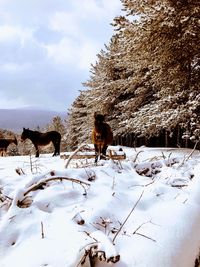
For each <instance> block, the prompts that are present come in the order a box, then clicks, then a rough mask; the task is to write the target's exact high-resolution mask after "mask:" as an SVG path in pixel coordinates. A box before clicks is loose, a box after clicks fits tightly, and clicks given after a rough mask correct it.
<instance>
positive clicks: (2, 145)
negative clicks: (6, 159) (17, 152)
mask: <svg viewBox="0 0 200 267" xmlns="http://www.w3.org/2000/svg"><path fill="white" fill-rule="evenodd" d="M12 143H13V144H15V145H16V146H17V144H18V143H17V139H16V137H15V138H14V139H11V138H8V139H4V138H2V139H0V155H1V156H5V155H6V152H7V148H8V146H9V145H10V144H12Z"/></svg>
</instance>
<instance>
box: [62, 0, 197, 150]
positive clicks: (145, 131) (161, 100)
mask: <svg viewBox="0 0 200 267" xmlns="http://www.w3.org/2000/svg"><path fill="white" fill-rule="evenodd" d="M121 3H122V10H123V14H124V15H120V16H118V17H115V18H114V19H113V22H112V25H113V29H114V34H113V36H112V37H111V39H110V42H109V44H106V45H105V48H104V49H102V50H101V51H100V52H99V54H98V55H97V61H96V63H95V64H94V65H91V70H90V73H91V75H90V77H89V80H88V81H86V82H84V83H83V85H84V86H85V90H82V91H80V94H79V96H78V97H77V98H76V99H75V101H74V102H73V104H72V106H71V108H70V109H69V115H68V128H67V134H66V138H67V140H68V146H69V148H73V147H76V146H77V145H78V144H80V143H82V142H91V139H90V138H91V137H90V136H91V129H92V125H93V113H94V112H95V111H100V112H102V113H104V114H106V115H107V121H108V123H109V124H110V125H111V127H112V129H113V132H114V136H115V138H114V143H115V144H122V145H131V146H138V145H153V146H184V147H190V146H193V142H194V141H198V139H199V129H200V121H199V115H200V101H199V100H200V89H199V84H200V5H199V1H198V0H160V1H159V0H148V1H146V0H141V1H137V0H121Z"/></svg>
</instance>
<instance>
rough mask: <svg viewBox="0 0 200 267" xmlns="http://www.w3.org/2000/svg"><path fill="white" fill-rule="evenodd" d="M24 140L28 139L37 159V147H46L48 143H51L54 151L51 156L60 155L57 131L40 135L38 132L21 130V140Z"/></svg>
mask: <svg viewBox="0 0 200 267" xmlns="http://www.w3.org/2000/svg"><path fill="white" fill-rule="evenodd" d="M26 139H30V140H31V141H32V143H33V145H34V147H35V149H36V155H35V156H36V157H39V148H38V147H39V146H46V145H48V144H49V143H50V142H52V143H53V145H54V148H55V151H54V153H53V156H57V155H60V141H61V134H60V133H59V132H57V131H50V132H46V133H40V132H38V131H32V130H29V129H25V128H23V132H22V134H21V140H22V141H25V140H26Z"/></svg>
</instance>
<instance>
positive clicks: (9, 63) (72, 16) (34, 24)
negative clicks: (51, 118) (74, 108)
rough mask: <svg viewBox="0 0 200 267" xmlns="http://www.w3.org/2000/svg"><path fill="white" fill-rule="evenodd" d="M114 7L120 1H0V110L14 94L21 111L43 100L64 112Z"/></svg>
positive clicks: (106, 35)
mask: <svg viewBox="0 0 200 267" xmlns="http://www.w3.org/2000/svg"><path fill="white" fill-rule="evenodd" d="M120 7H121V2H120V0H56V1H55V0H42V1H41V0H28V1H24V0H0V77H1V79H0V91H1V92H5V97H4V98H2V99H4V101H3V100H2V102H0V108H1V107H2V106H6V105H7V106H13V105H14V103H13V100H12V99H18V98H17V97H18V95H20V100H16V101H17V103H18V104H19V105H22V106H23V105H24V104H25V103H26V104H29V105H31V106H35V105H36V104H38V105H39V104H40V105H42V103H44V102H45V101H46V102H47V101H49V104H50V105H51V102H52V106H53V107H54V109H56V108H58V109H59V110H60V109H61V108H62V107H63V108H64V109H66V106H69V105H70V104H71V103H72V100H73V98H74V99H75V97H76V96H77V94H78V93H77V92H78V90H80V89H83V88H82V83H83V82H85V81H86V80H87V79H88V76H89V70H90V66H91V63H94V62H95V61H96V54H97V53H99V51H100V49H102V48H104V43H107V42H108V41H109V39H110V37H111V35H112V27H111V26H110V22H111V21H112V19H113V18H114V16H115V15H118V14H119V13H118V12H119V10H120ZM38 84H39V85H38ZM36 92H42V98H41V97H39V96H37V95H36ZM69 95H70V96H69ZM0 100H1V99H0Z"/></svg>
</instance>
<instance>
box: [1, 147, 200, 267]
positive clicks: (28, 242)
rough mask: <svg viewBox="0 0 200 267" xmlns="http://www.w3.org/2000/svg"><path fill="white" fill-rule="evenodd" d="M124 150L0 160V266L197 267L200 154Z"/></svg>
mask: <svg viewBox="0 0 200 267" xmlns="http://www.w3.org/2000/svg"><path fill="white" fill-rule="evenodd" d="M118 148H119V147H115V149H117V150H118ZM123 150H124V151H125V153H126V155H127V157H126V159H125V160H123V161H120V162H119V161H112V160H107V161H104V160H101V161H99V162H98V164H97V166H96V165H95V164H94V159H89V160H87V161H86V160H83V159H82V160H72V161H71V162H70V164H69V166H68V168H65V161H64V159H61V158H60V157H51V155H49V154H48V155H44V154H42V155H41V156H40V158H38V159H36V158H34V157H33V158H30V157H29V156H17V157H2V158H0V266H1V267H14V266H15V267H40V266H49V267H81V266H83V267H92V266H95V267H106V266H116V267H130V266H137V267H146V266H148V267H155V266H158V267H194V266H198V264H197V262H198V260H196V259H197V258H198V255H199V248H200V227H199V226H200V152H199V151H195V152H194V153H192V155H191V156H190V157H189V155H190V153H191V150H184V149H170V148H168V149H163V148H162V149H160V148H145V147H141V148H137V149H136V150H135V149H134V148H126V147H123ZM195 260H196V265H195Z"/></svg>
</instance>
